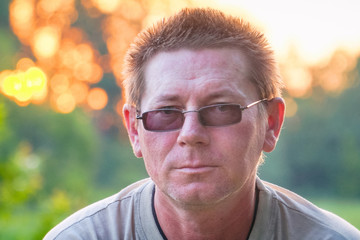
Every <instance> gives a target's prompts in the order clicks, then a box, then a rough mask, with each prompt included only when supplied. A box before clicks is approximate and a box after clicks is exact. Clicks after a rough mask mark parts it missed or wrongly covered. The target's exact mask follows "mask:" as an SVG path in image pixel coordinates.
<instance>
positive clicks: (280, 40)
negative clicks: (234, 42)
mask: <svg viewBox="0 0 360 240" xmlns="http://www.w3.org/2000/svg"><path fill="white" fill-rule="evenodd" d="M195 2H197V3H200V1H195ZM206 2H207V3H206V5H209V6H214V7H216V8H219V9H221V10H224V11H226V12H229V13H231V14H233V15H237V16H244V17H245V18H246V19H248V20H249V21H250V22H252V23H255V24H256V25H257V26H258V27H260V28H262V29H263V30H264V31H265V34H266V36H267V37H268V39H269V41H270V42H271V44H272V46H273V48H274V49H275V50H276V52H277V54H278V55H279V57H280V58H283V59H284V58H286V54H287V53H288V49H289V48H294V49H296V51H297V54H299V57H301V58H302V59H303V60H304V61H306V62H307V63H308V64H310V65H312V64H318V63H321V62H322V61H326V60H327V59H328V58H329V57H330V56H331V54H332V53H333V52H334V50H336V49H338V48H341V49H344V50H346V51H349V52H351V53H354V54H359V53H360V27H359V23H360V1H359V0H303V1H294V0H271V1H269V0H211V1H206ZM200 5H201V4H200Z"/></svg>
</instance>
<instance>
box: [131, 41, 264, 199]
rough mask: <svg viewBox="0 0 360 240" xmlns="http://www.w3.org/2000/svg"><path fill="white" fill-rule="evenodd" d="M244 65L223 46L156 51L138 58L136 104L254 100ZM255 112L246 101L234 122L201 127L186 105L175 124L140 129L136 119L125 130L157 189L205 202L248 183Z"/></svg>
mask: <svg viewBox="0 0 360 240" xmlns="http://www.w3.org/2000/svg"><path fill="white" fill-rule="evenodd" d="M248 69H249V66H248V63H247V61H246V58H245V56H244V55H243V54H242V53H241V52H240V51H238V50H234V49H231V48H223V49H204V50H197V51H195V50H186V49H181V50H177V51H172V52H160V53H158V54H157V55H155V56H154V57H153V58H151V59H150V61H149V62H148V63H147V65H146V68H145V81H146V90H145V92H144V95H143V98H142V100H141V108H140V110H141V112H145V111H149V110H154V109H158V108H163V107H174V108H177V109H182V110H196V109H199V108H200V107H203V106H207V105H212V104H217V103H237V104H241V105H242V106H246V105H247V104H249V103H252V102H254V101H256V100H259V97H258V95H257V91H256V88H255V87H254V86H253V84H252V83H251V82H250V81H249V80H248V76H249V73H248ZM260 116H261V115H260V113H259V109H258V108H257V107H252V108H249V109H247V110H245V111H243V117H242V121H241V122H240V123H237V124H233V125H230V126H221V127H206V126H202V125H201V123H200V122H199V120H198V116H197V113H196V112H190V113H186V114H185V122H184V125H183V127H182V128H181V129H180V130H176V131H169V132H151V131H147V130H145V129H144V127H143V124H142V123H141V120H138V121H139V122H138V124H137V125H136V127H135V128H136V131H135V133H132V134H133V136H130V138H131V139H132V143H133V147H134V152H135V154H136V155H137V156H138V157H143V159H144V162H145V165H146V169H147V171H148V173H149V175H150V177H151V178H152V180H153V181H154V182H155V184H156V186H157V189H158V190H160V192H161V193H162V194H164V196H167V197H170V198H171V199H172V200H175V201H176V202H179V203H181V204H186V205H202V204H213V203H217V202H219V201H221V200H224V199H226V198H227V197H229V196H234V194H240V193H241V192H244V191H248V189H249V188H251V187H253V186H254V181H255V176H256V170H257V164H258V160H259V157H260V155H261V152H262V149H263V145H264V141H265V135H266V134H265V132H266V128H267V121H266V120H264V118H263V119H261V117H260ZM134 117H135V115H134V112H133V113H132V114H130V118H132V119H134ZM132 121H134V122H135V121H136V120H132ZM134 135H135V136H134ZM134 139H135V140H134Z"/></svg>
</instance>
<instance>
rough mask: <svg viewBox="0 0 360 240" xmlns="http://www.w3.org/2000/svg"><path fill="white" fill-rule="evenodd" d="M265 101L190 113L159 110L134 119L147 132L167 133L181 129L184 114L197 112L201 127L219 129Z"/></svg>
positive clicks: (204, 109) (207, 108) (215, 105)
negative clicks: (141, 124)
mask: <svg viewBox="0 0 360 240" xmlns="http://www.w3.org/2000/svg"><path fill="white" fill-rule="evenodd" d="M265 101H267V99H266V98H265V99H262V100H258V101H256V102H253V103H250V104H249V105H247V106H246V107H242V106H241V105H240V104H232V103H229V104H225V103H224V104H214V105H209V106H205V107H201V108H199V109H198V110H190V111H182V110H180V109H171V108H160V109H156V110H151V111H147V112H144V113H142V114H141V115H138V116H136V119H141V120H142V122H143V125H144V128H145V129H146V130H148V131H152V132H167V131H175V130H179V129H181V128H182V126H183V124H184V121H185V113H189V112H197V113H198V119H199V121H200V123H201V124H202V125H203V126H210V127H221V126H228V125H232V124H235V123H239V122H240V121H241V118H242V111H244V110H245V109H248V108H250V107H252V106H254V105H256V104H258V103H261V102H265Z"/></svg>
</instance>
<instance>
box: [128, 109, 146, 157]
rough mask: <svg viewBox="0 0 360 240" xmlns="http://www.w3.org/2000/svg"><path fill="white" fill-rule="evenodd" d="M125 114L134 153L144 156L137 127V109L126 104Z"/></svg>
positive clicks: (137, 155)
mask: <svg viewBox="0 0 360 240" xmlns="http://www.w3.org/2000/svg"><path fill="white" fill-rule="evenodd" d="M123 115H124V119H125V124H126V129H127V132H128V135H129V138H130V142H131V145H132V148H133V151H134V154H135V156H136V157H138V158H140V157H142V152H141V147H140V142H139V132H138V129H137V119H136V109H135V108H134V107H133V106H131V105H129V104H125V105H124V107H123Z"/></svg>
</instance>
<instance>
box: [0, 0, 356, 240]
mask: <svg viewBox="0 0 360 240" xmlns="http://www.w3.org/2000/svg"><path fill="white" fill-rule="evenodd" d="M194 6H196V7H215V8H218V9H220V10H223V11H225V12H227V13H229V14H232V15H235V16H239V17H243V18H245V19H247V20H248V21H250V22H252V23H253V24H254V25H256V26H257V27H258V28H259V29H261V30H262V31H264V32H265V34H266V36H267V37H268V39H269V41H270V42H271V44H272V46H273V47H274V49H275V51H276V54H277V58H278V60H279V63H280V65H281V73H282V75H283V78H284V81H285V83H286V91H285V92H284V97H285V100H286V103H287V113H286V120H285V125H284V129H283V132H282V135H281V137H280V141H279V143H278V147H277V149H276V150H275V151H274V152H273V153H271V154H267V157H266V161H265V164H264V165H263V166H262V167H261V168H260V170H259V175H260V177H261V178H263V179H264V180H267V181H271V182H273V183H275V184H278V185H280V186H283V187H286V188H289V189H291V190H292V191H294V192H296V193H299V194H301V195H303V196H304V197H306V198H308V199H310V200H312V201H313V202H315V203H316V204H317V205H319V206H321V207H323V208H325V209H328V210H331V211H333V212H335V213H337V214H338V215H340V216H342V217H343V218H345V219H346V220H347V221H349V222H351V223H352V224H353V225H355V226H356V227H357V228H360V187H359V183H360V107H359V104H360V84H359V82H360V77H359V73H360V30H359V26H358V25H359V23H360V14H359V12H360V3H359V2H358V1H357V0H326V1H325V0H318V1H285V0H274V1H266V0H263V1H262V0H243V1H240V0H221V1H220V0H219V1H216V0H212V1H205V0H203V1H202V0H51V1H49V0H12V1H10V0H2V1H0V239H41V238H42V237H43V236H44V234H45V233H46V232H47V231H49V229H51V228H52V227H53V226H54V225H56V224H57V223H58V222H59V221H61V220H62V219H63V218H64V217H66V216H68V215H69V214H70V213H72V212H74V211H76V210H78V209H80V208H82V207H84V206H86V205H88V204H90V203H92V202H94V201H97V200H99V199H102V198H105V197H107V196H109V195H112V194H114V193H116V192H118V191H119V190H120V189H121V188H123V187H125V186H126V185H128V184H130V183H132V182H134V181H136V180H139V179H141V178H144V177H146V176H147V174H146V172H145V169H144V166H143V163H142V160H141V159H136V158H135V157H134V156H133V153H132V150H131V147H130V144H129V141H128V138H127V134H126V131H125V129H124V127H123V122H122V117H121V108H122V104H123V99H122V90H121V87H120V82H121V81H122V79H121V70H122V63H123V56H124V53H125V51H126V50H127V48H128V46H129V44H130V42H131V41H132V39H133V38H134V37H135V35H136V34H137V33H138V32H139V31H140V30H141V29H143V28H144V27H146V26H149V25H150V24H152V23H153V22H154V21H156V20H159V19H161V18H162V17H166V16H169V15H170V14H172V13H174V12H176V11H177V10H179V9H181V8H183V7H194Z"/></svg>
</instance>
